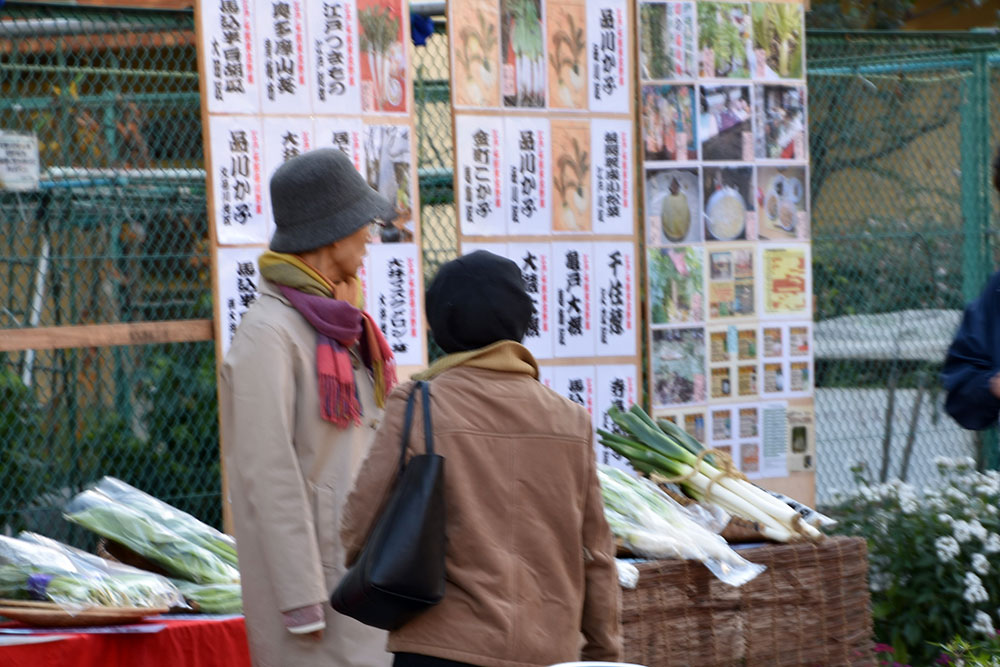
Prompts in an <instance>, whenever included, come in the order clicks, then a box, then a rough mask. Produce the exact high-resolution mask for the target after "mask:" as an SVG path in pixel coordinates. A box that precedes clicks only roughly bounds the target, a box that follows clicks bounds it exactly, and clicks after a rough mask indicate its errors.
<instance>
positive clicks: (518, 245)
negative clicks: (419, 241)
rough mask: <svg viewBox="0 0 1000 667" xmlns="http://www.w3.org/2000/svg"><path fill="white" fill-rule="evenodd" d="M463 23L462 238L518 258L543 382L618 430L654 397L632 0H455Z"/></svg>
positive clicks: (459, 104) (459, 80) (457, 44)
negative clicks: (648, 381)
mask: <svg viewBox="0 0 1000 667" xmlns="http://www.w3.org/2000/svg"><path fill="white" fill-rule="evenodd" d="M448 35H449V47H450V57H451V93H452V111H453V114H454V129H455V201H456V213H457V218H458V223H457V227H458V235H459V245H460V251H461V253H462V254H468V253H470V252H474V251H478V250H486V251H489V252H492V253H494V254H497V255H500V256H503V257H507V258H509V259H511V260H513V261H514V262H516V263H517V264H518V266H519V267H520V268H521V272H522V275H523V276H524V279H525V284H526V287H527V289H528V292H529V293H530V294H531V296H532V298H533V299H534V302H535V317H534V318H533V320H532V322H531V324H530V326H529V330H528V333H527V335H526V336H525V340H524V344H525V346H526V347H528V349H529V350H531V352H532V354H533V355H534V356H535V358H536V359H537V360H538V362H539V365H540V367H541V377H540V379H541V381H542V382H544V383H545V384H546V385H547V386H549V387H550V388H552V389H554V390H555V391H557V392H559V393H560V394H562V395H563V396H566V397H567V398H569V399H570V400H573V401H575V402H577V403H579V404H581V405H583V406H584V407H586V408H587V409H588V410H589V411H590V413H591V416H592V417H593V422H594V427H595V429H596V428H609V427H611V426H612V424H611V422H610V420H609V419H608V417H607V412H608V410H609V409H610V408H611V407H612V406H618V407H619V408H621V409H627V408H628V407H629V406H630V405H631V404H632V403H637V402H641V400H642V390H641V382H642V375H641V372H640V366H641V362H640V357H639V355H640V345H639V341H640V336H641V329H642V327H641V317H640V314H639V313H638V312H637V309H638V306H637V304H638V299H639V286H640V283H639V280H641V278H640V262H639V259H640V258H639V256H638V249H637V241H638V232H637V225H638V222H639V220H638V215H637V207H638V204H639V202H638V193H639V187H638V186H639V184H638V183H637V178H638V175H637V173H636V165H637V164H638V161H637V153H636V151H637V149H638V143H637V138H636V136H635V123H634V113H635V109H636V107H635V97H636V96H635V88H634V85H635V83H634V82H635V68H634V63H633V60H634V56H633V50H634V49H633V47H634V42H633V39H634V35H635V21H634V5H633V0H462V2H450V3H448ZM597 449H598V452H597V453H598V460H599V461H601V462H603V463H609V464H614V465H624V464H623V461H622V460H621V459H620V458H619V457H617V455H615V454H614V453H613V452H611V451H610V450H606V449H605V448H603V447H602V446H600V445H598V446H597Z"/></svg>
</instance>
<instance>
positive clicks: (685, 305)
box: [648, 246, 705, 324]
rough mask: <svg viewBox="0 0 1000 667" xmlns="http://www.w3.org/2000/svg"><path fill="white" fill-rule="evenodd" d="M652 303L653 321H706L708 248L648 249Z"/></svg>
mask: <svg viewBox="0 0 1000 667" xmlns="http://www.w3.org/2000/svg"><path fill="white" fill-rule="evenodd" d="M648 260H649V302H650V310H651V317H652V319H653V324H682V323H689V322H704V321H705V249H704V248H703V247H701V246H683V247H674V248H650V249H649V257H648Z"/></svg>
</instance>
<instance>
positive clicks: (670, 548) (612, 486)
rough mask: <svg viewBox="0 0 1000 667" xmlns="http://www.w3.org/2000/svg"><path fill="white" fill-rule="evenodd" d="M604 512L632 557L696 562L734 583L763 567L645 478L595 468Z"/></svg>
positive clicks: (614, 470) (609, 469) (738, 582)
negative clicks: (727, 542) (747, 557)
mask: <svg viewBox="0 0 1000 667" xmlns="http://www.w3.org/2000/svg"><path fill="white" fill-rule="evenodd" d="M597 477H598V479H599V480H600V482H601V496H602V498H603V500H604V516H605V517H606V518H607V520H608V525H609V526H610V527H611V532H612V533H613V534H614V535H615V536H617V537H619V538H620V539H621V540H622V541H623V542H624V543H625V546H626V547H628V549H629V551H631V552H632V553H633V554H634V555H636V556H644V557H648V558H681V559H689V560H698V561H701V562H702V563H703V564H704V565H705V567H707V568H708V569H709V571H710V572H712V574H714V575H715V576H716V577H718V578H719V579H720V580H721V581H723V582H725V583H727V584H729V585H731V586H740V585H742V584H745V583H746V582H748V581H750V580H751V579H753V578H754V577H756V576H757V575H758V574H760V573H761V572H763V571H764V569H765V568H764V566H762V565H757V564H754V563H751V562H750V561H748V560H746V559H745V558H743V557H742V556H740V555H739V554H738V553H736V552H735V551H733V550H732V549H731V548H730V547H729V545H728V544H726V541H725V540H724V539H722V538H721V537H720V536H719V535H716V534H715V533H713V532H712V531H710V530H708V529H707V528H706V527H705V526H703V525H702V524H701V523H699V522H698V521H697V520H696V519H695V518H694V516H693V515H692V514H690V513H689V512H688V511H687V510H686V509H684V508H683V507H681V505H680V504H679V503H677V501H675V500H674V499H673V498H671V497H669V496H668V495H667V494H665V493H664V492H663V491H662V490H660V489H659V488H657V486H656V485H655V484H653V483H652V482H650V481H649V480H648V479H637V478H634V477H632V476H630V475H629V474H628V473H625V472H623V471H621V470H618V469H616V468H612V467H610V466H604V465H602V466H599V468H598V471H597Z"/></svg>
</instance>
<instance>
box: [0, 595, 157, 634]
mask: <svg viewBox="0 0 1000 667" xmlns="http://www.w3.org/2000/svg"><path fill="white" fill-rule="evenodd" d="M167 611H169V610H168V609H167V608H166V607H85V608H82V609H64V608H62V607H60V606H59V605H57V604H56V603H54V602H33V601H28V600H0V616H3V617H5V618H9V619H12V620H15V621H20V622H22V623H25V624H27V625H35V626H40V627H46V628H72V627H86V626H91V625H120V624H123V623H134V622H136V621H139V620H141V619H143V618H146V617H147V616H156V615H158V614H165V613H167Z"/></svg>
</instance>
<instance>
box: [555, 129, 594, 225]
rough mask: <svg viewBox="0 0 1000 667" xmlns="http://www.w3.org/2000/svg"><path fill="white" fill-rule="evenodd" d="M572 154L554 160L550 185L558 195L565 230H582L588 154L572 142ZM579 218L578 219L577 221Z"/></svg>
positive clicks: (564, 154) (588, 167) (588, 164)
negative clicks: (554, 169) (553, 171)
mask: <svg viewBox="0 0 1000 667" xmlns="http://www.w3.org/2000/svg"><path fill="white" fill-rule="evenodd" d="M571 141H572V146H573V153H572V155H570V154H569V153H563V154H562V155H560V156H559V158H558V159H557V160H556V172H557V173H556V174H555V175H553V177H552V184H553V186H554V187H555V189H556V192H558V193H559V200H560V202H561V209H560V214H561V215H562V220H563V224H564V226H565V228H566V229H571V230H579V229H583V228H584V227H583V225H584V223H585V222H586V220H585V218H586V212H587V204H588V202H587V196H586V195H587V183H588V181H589V177H590V154H589V153H588V152H587V151H586V150H584V149H583V148H582V147H581V146H580V142H579V140H578V139H577V138H576V137H574V138H573V139H572V140H571ZM578 218H579V219H578Z"/></svg>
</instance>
